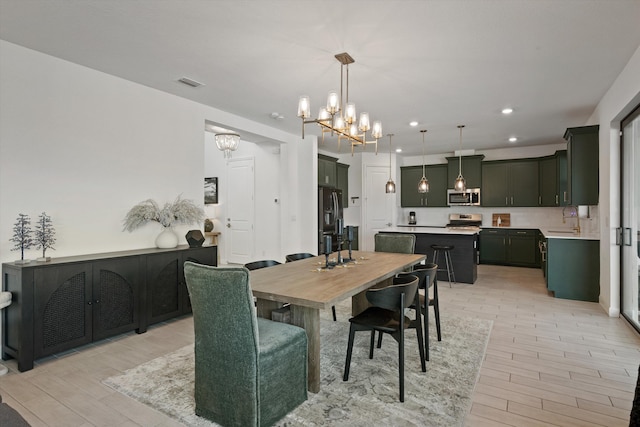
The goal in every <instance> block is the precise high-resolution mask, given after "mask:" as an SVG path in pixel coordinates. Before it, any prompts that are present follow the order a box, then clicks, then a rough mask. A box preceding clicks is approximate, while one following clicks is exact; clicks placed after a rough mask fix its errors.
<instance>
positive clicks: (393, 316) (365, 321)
mask: <svg viewBox="0 0 640 427" xmlns="http://www.w3.org/2000/svg"><path fill="white" fill-rule="evenodd" d="M418 282H419V280H418V278H417V277H416V276H411V275H407V276H403V277H395V278H394V279H393V285H391V286H387V287H385V288H380V289H370V290H368V291H367V292H366V296H367V299H368V300H369V303H371V307H369V308H367V309H366V310H365V311H363V312H362V313H360V314H358V315H356V316H354V317H352V318H351V319H349V324H350V326H349V341H348V344H347V360H346V362H345V367H344V376H343V380H344V381H348V380H349V370H350V367H351V354H352V350H353V341H354V337H355V333H356V332H357V331H369V332H370V333H371V339H370V343H369V359H373V347H374V343H375V333H376V331H378V332H379V333H380V334H383V333H384V334H389V335H391V336H392V337H393V338H394V339H395V340H396V341H397V343H398V376H399V384H400V401H401V402H404V331H405V329H407V328H408V327H409V324H410V323H411V319H409V318H408V317H406V316H405V314H404V311H405V309H406V308H408V307H409V306H410V305H411V304H413V303H415V300H416V293H417V290H418ZM418 310H419V305H418ZM416 335H417V338H418V352H419V353H420V363H421V367H422V372H426V371H427V367H426V364H425V359H424V344H423V342H422V328H421V326H420V322H418V325H417V327H416Z"/></svg>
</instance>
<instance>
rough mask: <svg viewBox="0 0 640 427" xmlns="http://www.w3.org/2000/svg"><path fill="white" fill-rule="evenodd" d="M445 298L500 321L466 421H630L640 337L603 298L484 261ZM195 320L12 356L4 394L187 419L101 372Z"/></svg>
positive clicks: (119, 367) (157, 346) (82, 415)
mask: <svg viewBox="0 0 640 427" xmlns="http://www.w3.org/2000/svg"><path fill="white" fill-rule="evenodd" d="M440 299H441V303H440V304H441V311H442V316H447V313H453V312H456V313H457V314H461V315H466V316H476V317H480V318H484V319H491V320H493V322H494V324H493V331H492V333H491V338H490V342H489V345H488V348H487V353H486V357H485V360H484V363H483V365H482V370H481V373H480V378H479V379H478V383H477V385H476V390H475V392H474V395H473V405H472V408H471V411H470V413H469V415H468V416H467V420H466V425H467V426H503V425H508V426H549V425H557V426H592V425H593V426H596V425H597V426H628V425H629V410H630V409H631V403H632V401H633V391H634V388H635V382H636V378H637V373H638V366H639V364H640V337H639V336H638V334H636V333H635V331H633V330H632V329H631V328H630V327H629V326H628V325H627V324H626V323H625V321H624V320H622V319H612V318H609V317H607V316H606V315H605V313H604V311H603V310H602V309H601V308H600V307H599V306H598V305H597V304H595V303H585V302H578V301H569V300H561V299H554V298H552V297H550V296H548V295H547V292H546V289H545V286H544V279H543V277H542V273H541V272H540V270H538V269H527V268H512V267H494V266H485V265H482V266H480V267H479V278H478V281H477V282H476V283H475V284H474V285H465V284H454V285H453V287H452V288H449V287H448V284H447V283H446V282H442V283H440ZM192 328H193V323H192V321H191V317H185V318H181V319H178V320H176V321H172V322H169V323H165V324H162V325H157V326H154V327H151V328H150V329H149V331H147V332H146V333H145V334H142V335H137V334H135V333H132V334H126V335H122V336H119V337H115V338H114V339H110V340H105V341H102V342H100V343H97V344H94V345H91V346H87V347H85V348H82V349H79V350H76V351H71V352H69V353H66V354H61V355H57V356H56V357H52V358H49V359H46V360H40V361H39V362H38V363H37V366H36V368H34V369H33V370H31V371H28V372H24V373H18V372H17V369H16V365H15V363H14V361H7V362H5V364H6V365H7V366H8V367H9V368H10V370H11V371H10V372H9V374H7V375H6V376H4V377H0V393H1V394H2V398H3V401H5V402H7V403H9V404H10V405H11V406H12V407H14V408H16V409H17V410H18V411H19V412H20V413H21V414H22V415H23V416H24V417H25V418H26V419H27V420H28V421H29V422H30V423H31V424H32V425H33V426H65V427H67V426H109V425H111V426H139V425H140V426H176V425H180V424H178V423H176V422H174V421H172V420H171V419H170V418H168V417H166V416H164V415H162V414H160V413H158V412H156V411H154V410H152V409H150V408H148V407H146V406H145V405H142V404H140V403H138V402H136V401H135V400H133V399H130V398H128V397H126V396H124V395H122V394H120V393H118V392H115V391H113V390H112V389H110V388H109V387H106V386H104V385H103V384H102V383H101V380H103V379H104V378H107V377H110V376H112V375H116V374H118V373H120V372H122V371H125V370H126V369H129V368H132V367H134V366H137V365H139V364H140V363H143V362H145V361H147V360H151V359H153V358H155V357H157V356H160V355H163V354H166V353H168V352H171V351H173V350H175V349H178V348H180V347H182V346H184V345H186V344H189V343H191V342H193V330H192ZM443 339H447V331H446V330H445V331H443ZM429 363H437V360H432V361H431V362H429ZM372 421H373V420H372ZM374 424H375V422H373V424H372V425H374Z"/></svg>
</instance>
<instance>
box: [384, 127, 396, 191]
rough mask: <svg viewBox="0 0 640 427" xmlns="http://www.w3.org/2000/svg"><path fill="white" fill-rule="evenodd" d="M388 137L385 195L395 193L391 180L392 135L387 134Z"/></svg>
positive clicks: (394, 185) (393, 183)
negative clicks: (387, 172)
mask: <svg viewBox="0 0 640 427" xmlns="http://www.w3.org/2000/svg"><path fill="white" fill-rule="evenodd" d="M387 136H388V137H389V181H387V185H385V186H384V191H385V192H386V193H395V192H396V183H395V182H393V179H391V137H392V136H393V134H392V133H390V134H387Z"/></svg>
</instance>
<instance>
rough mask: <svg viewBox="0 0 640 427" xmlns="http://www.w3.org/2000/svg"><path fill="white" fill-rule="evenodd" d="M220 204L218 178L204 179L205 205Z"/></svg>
mask: <svg viewBox="0 0 640 427" xmlns="http://www.w3.org/2000/svg"><path fill="white" fill-rule="evenodd" d="M217 203H218V177H217V176H216V177H212V178H205V179H204V204H205V205H215V204H217Z"/></svg>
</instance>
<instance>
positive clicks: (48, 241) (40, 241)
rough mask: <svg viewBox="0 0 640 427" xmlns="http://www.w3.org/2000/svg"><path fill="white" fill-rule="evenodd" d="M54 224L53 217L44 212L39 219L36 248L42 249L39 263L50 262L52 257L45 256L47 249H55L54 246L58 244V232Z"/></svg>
mask: <svg viewBox="0 0 640 427" xmlns="http://www.w3.org/2000/svg"><path fill="white" fill-rule="evenodd" d="M52 224H53V222H52V221H51V217H50V216H49V215H47V214H46V212H42V213H41V214H40V216H39V217H38V223H37V224H36V247H37V248H38V249H42V258H38V259H37V261H49V260H51V257H48V256H45V252H46V251H47V249H53V250H55V248H54V247H53V244H54V243H55V242H56V230H55V229H54V228H53V225H52Z"/></svg>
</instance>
